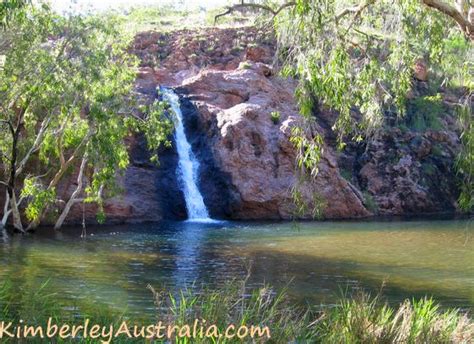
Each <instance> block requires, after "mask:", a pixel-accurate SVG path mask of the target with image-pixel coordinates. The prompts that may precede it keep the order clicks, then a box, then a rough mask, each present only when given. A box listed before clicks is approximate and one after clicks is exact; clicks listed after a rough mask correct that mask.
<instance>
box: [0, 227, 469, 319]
mask: <svg viewBox="0 0 474 344" xmlns="http://www.w3.org/2000/svg"><path fill="white" fill-rule="evenodd" d="M80 232H81V230H80V229H77V228H69V229H66V230H63V231H62V232H54V231H53V230H49V229H41V230H40V231H39V232H38V233H36V234H35V235H30V236H26V237H21V236H15V237H9V238H3V239H1V238H0V279H2V280H5V279H11V280H12V281H13V283H14V286H15V289H16V292H17V293H19V294H21V293H23V294H26V293H27V292H28V291H31V290H35V289H36V288H38V287H39V286H40V285H41V284H42V283H44V282H45V281H47V280H49V282H48V287H47V288H48V292H51V293H54V297H55V298H56V299H57V300H58V302H59V303H60V304H61V305H63V306H64V307H67V308H70V309H74V310H75V311H81V310H82V309H87V307H89V306H91V305H94V306H99V307H102V306H103V307H111V308H113V309H116V310H120V311H125V310H126V311H127V312H130V313H132V314H147V313H148V314H150V315H151V314H153V312H154V305H153V299H152V297H151V295H150V292H149V291H148V290H147V289H146V286H147V284H151V285H153V286H154V287H156V288H158V289H167V290H170V291H172V292H173V291H176V290H178V289H179V288H182V287H189V286H192V285H193V283H194V285H195V286H199V285H203V284H205V285H207V286H211V287H219V286H220V285H222V284H223V283H226V282H228V281H230V280H235V279H237V280H239V279H243V278H244V277H245V276H246V275H247V272H248V270H249V269H250V271H251V277H250V280H249V286H250V287H252V286H259V285H262V284H263V283H269V284H271V285H273V286H275V287H276V288H281V287H285V286H288V288H289V293H290V295H291V297H292V298H294V300H295V302H301V303H311V304H318V305H319V304H321V303H324V304H330V303H333V302H335V300H336V299H337V298H338V296H340V295H341V291H344V290H348V291H352V290H357V289H360V288H363V289H365V290H368V291H370V292H374V293H375V292H377V291H378V290H379V289H380V288H381V286H382V284H384V285H385V286H384V288H383V295H384V296H385V297H386V298H387V299H388V301H389V302H390V303H393V304H396V303H398V302H401V301H402V300H404V299H405V298H412V297H416V298H419V297H422V296H424V295H430V296H434V297H435V298H436V299H437V300H438V301H440V302H441V304H442V305H443V306H455V307H460V308H463V309H471V310H472V309H474V238H473V233H474V232H473V226H472V224H471V223H470V222H469V221H468V220H456V221H455V220H449V221H402V222H303V223H237V222H220V223H214V224H205V223H189V222H163V223H160V224H150V225H131V226H119V227H102V228H89V229H88V236H87V238H85V239H81V238H80Z"/></svg>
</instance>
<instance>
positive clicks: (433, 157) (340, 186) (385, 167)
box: [133, 28, 459, 219]
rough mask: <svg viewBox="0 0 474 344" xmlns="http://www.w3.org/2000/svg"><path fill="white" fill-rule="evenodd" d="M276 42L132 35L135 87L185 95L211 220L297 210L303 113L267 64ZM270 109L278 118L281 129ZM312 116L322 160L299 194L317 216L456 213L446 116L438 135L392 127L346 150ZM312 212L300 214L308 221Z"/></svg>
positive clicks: (280, 215) (330, 117)
mask: <svg viewBox="0 0 474 344" xmlns="http://www.w3.org/2000/svg"><path fill="white" fill-rule="evenodd" d="M274 46H275V44H274V41H273V39H272V36H271V35H269V34H268V33H265V32H261V31H257V30H255V29H252V28H245V29H207V30H202V31H195V32H191V31H177V32H173V33H169V34H159V33H142V34H140V35H138V36H137V38H136V41H135V44H134V47H133V50H134V52H135V53H136V54H137V56H139V57H140V58H141V60H142V68H141V74H140V77H139V79H138V81H137V85H138V87H139V89H142V90H145V89H148V90H151V89H153V88H154V87H156V85H159V84H161V85H166V86H171V87H175V89H176V91H177V92H178V93H179V94H180V95H181V96H182V108H183V111H184V115H185V120H186V128H187V135H188V137H190V138H191V143H192V145H193V150H194V152H195V154H196V155H197V156H198V158H199V160H200V161H201V171H200V188H201V190H202V192H203V194H204V198H205V203H206V205H207V206H208V207H209V209H210V211H211V214H213V216H216V217H226V218H234V219H288V218H291V217H293V216H295V214H296V209H295V205H294V201H293V198H292V195H291V190H292V188H293V187H294V186H295V184H296V182H297V178H298V177H297V176H298V173H297V171H296V166H295V158H296V152H295V149H294V147H293V145H292V144H291V142H290V141H289V137H290V131H291V128H292V126H293V125H294V124H295V123H297V122H298V121H300V120H301V117H300V115H299V114H298V107H297V105H296V102H295V99H294V97H293V93H294V90H295V82H294V81H293V80H287V79H282V78H281V77H279V76H278V75H276V74H275V72H274V71H273V69H272V67H271V66H272V64H273V57H274V53H275V51H274ZM157 60H159V62H157ZM422 86H423V85H422ZM416 92H417V91H416V90H415V94H414V96H419V95H420V94H417V93H416ZM145 93H146V92H145ZM272 112H276V113H278V114H279V115H280V119H279V121H278V123H274V122H273V121H272V119H271V113H272ZM315 117H316V119H317V121H316V122H317V123H318V125H317V128H316V130H317V131H319V132H320V133H322V134H323V136H324V137H325V148H324V154H323V157H322V160H321V163H320V172H319V174H318V176H317V178H316V179H315V180H313V181H311V182H305V183H303V185H302V186H301V187H300V190H302V197H303V200H304V201H305V202H307V203H309V204H311V203H314V202H315V200H314V196H315V195H316V196H317V198H318V199H320V200H322V202H321V205H320V206H321V208H322V209H321V210H322V215H323V217H324V218H357V217H363V216H370V215H375V214H380V215H404V214H413V213H417V214H420V213H433V212H440V211H454V210H456V199H457V195H458V190H457V187H456V178H455V173H454V169H453V161H454V158H455V156H456V154H457V152H458V151H459V141H458V139H457V134H456V132H455V131H456V125H455V122H454V121H453V119H452V118H451V117H450V115H449V114H446V115H445V116H443V119H442V121H443V122H442V125H441V128H442V130H423V131H413V130H404V131H402V130H400V129H399V128H396V127H394V128H391V129H388V130H386V131H384V134H383V135H381V136H380V137H377V138H376V139H374V140H372V141H371V142H367V143H361V144H353V143H349V144H348V148H347V149H345V150H344V151H343V152H339V151H337V149H336V148H335V140H334V133H333V132H332V130H331V129H330V128H331V126H332V124H333V122H334V119H335V116H334V114H333V113H331V111H328V110H324V109H315ZM172 168H174V167H172ZM172 168H171V169H172ZM177 203H179V202H177ZM311 208H312V207H309V209H308V211H306V212H305V213H303V214H301V213H300V214H298V215H297V216H298V217H303V218H308V217H311V216H312V215H313V214H312V213H311Z"/></svg>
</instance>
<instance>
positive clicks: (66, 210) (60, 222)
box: [54, 156, 87, 229]
mask: <svg viewBox="0 0 474 344" xmlns="http://www.w3.org/2000/svg"><path fill="white" fill-rule="evenodd" d="M86 165H87V156H84V158H83V159H82V162H81V167H80V168H79V174H78V175H77V187H76V190H74V192H73V193H72V195H71V197H70V198H69V201H67V203H66V205H65V207H64V209H63V211H62V213H61V215H60V216H59V218H58V220H57V221H56V224H55V225H54V229H59V228H61V227H62V225H63V223H64V220H66V217H67V216H68V214H69V211H70V210H71V208H72V206H73V205H74V204H76V203H78V202H81V201H83V199H78V198H77V197H78V196H79V194H80V193H81V191H82V188H83V182H82V180H83V178H84V170H85V168H86Z"/></svg>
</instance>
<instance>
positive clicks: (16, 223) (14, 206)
mask: <svg viewBox="0 0 474 344" xmlns="http://www.w3.org/2000/svg"><path fill="white" fill-rule="evenodd" d="M10 208H11V212H12V217H13V227H15V229H16V230H18V231H20V232H22V233H23V232H24V229H23V224H22V223H21V215H20V210H19V209H18V203H17V202H16V196H15V193H14V192H13V193H12V195H11V196H10Z"/></svg>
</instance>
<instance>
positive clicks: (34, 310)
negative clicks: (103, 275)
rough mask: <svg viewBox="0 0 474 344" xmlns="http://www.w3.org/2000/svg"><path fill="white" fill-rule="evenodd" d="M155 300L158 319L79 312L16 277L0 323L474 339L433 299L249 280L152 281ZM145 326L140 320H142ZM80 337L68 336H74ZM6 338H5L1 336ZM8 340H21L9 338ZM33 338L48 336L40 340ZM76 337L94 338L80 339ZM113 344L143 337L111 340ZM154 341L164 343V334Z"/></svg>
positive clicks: (285, 336)
mask: <svg viewBox="0 0 474 344" xmlns="http://www.w3.org/2000/svg"><path fill="white" fill-rule="evenodd" d="M149 289H150V291H151V297H154V300H155V305H156V310H157V311H156V314H157V316H156V319H148V320H145V319H142V320H138V319H128V318H127V316H126V315H125V314H118V313H116V312H113V311H111V310H106V309H103V308H102V309H94V310H92V309H90V310H82V311H81V312H82V313H81V314H77V313H74V312H71V310H70V309H69V310H68V311H66V310H65V309H64V307H61V306H60V305H57V304H56V303H55V301H54V300H55V295H54V294H48V291H47V290H48V288H47V284H45V285H43V286H42V287H41V288H40V289H38V290H35V291H33V292H31V293H29V294H28V295H24V297H23V298H22V299H18V297H17V296H13V295H17V294H15V290H14V287H13V286H12V284H11V283H8V282H4V283H2V284H1V285H0V307H1V308H0V317H1V319H0V321H12V322H14V323H18V322H19V321H20V319H23V320H25V323H28V324H30V325H34V324H35V325H39V324H43V325H45V324H46V323H47V321H48V318H49V317H52V318H53V321H55V322H57V323H61V322H65V323H69V324H78V323H81V321H84V319H85V318H87V319H90V322H91V323H97V324H101V325H107V326H108V325H109V324H114V326H115V327H116V328H118V327H119V326H120V324H121V322H122V321H123V320H128V321H129V324H130V325H131V326H133V324H134V323H135V322H136V323H140V321H145V322H146V321H148V323H155V321H156V322H158V321H162V322H163V323H164V324H174V325H177V326H179V327H181V326H184V325H186V324H193V322H194V321H195V320H196V319H206V322H207V324H215V325H216V327H217V329H218V331H219V333H224V329H225V328H226V327H227V326H228V325H229V324H233V325H235V326H236V328H239V326H241V325H247V326H249V327H250V325H256V326H261V327H264V326H267V327H268V328H269V330H270V335H271V338H270V339H268V338H265V339H263V338H260V339H255V342H266V343H295V342H296V343H472V342H473V340H474V324H473V322H472V319H471V318H470V317H469V316H468V315H466V314H462V313H461V312H459V311H457V310H454V309H451V310H445V309H441V308H440V307H439V305H438V304H436V303H435V302H434V301H433V300H431V299H421V300H418V301H409V300H407V301H405V302H404V303H402V304H401V305H400V306H399V307H396V308H393V307H390V306H388V305H387V304H386V303H385V302H384V301H383V300H382V298H381V297H380V296H375V297H370V296H369V295H367V294H364V293H360V294H356V295H350V296H349V295H348V296H343V297H341V298H340V300H339V302H338V303H337V304H336V305H333V306H323V307H314V308H313V307H308V308H302V307H298V306H295V305H293V304H292V303H291V301H290V300H289V299H288V297H287V294H286V292H285V291H284V290H283V291H280V292H275V291H273V290H272V288H270V287H268V286H267V287H263V288H260V289H255V290H253V291H252V292H250V293H248V290H247V288H245V284H244V283H230V284H228V285H227V286H225V287H224V288H221V289H219V290H207V289H200V290H199V291H197V290H196V289H193V290H183V291H180V292H179V293H177V294H170V293H169V292H165V291H162V292H160V291H156V290H155V289H154V288H152V287H151V286H149ZM142 325H143V324H142ZM69 341H71V342H72V341H74V342H78V340H77V339H76V340H64V341H60V340H58V341H57V342H69ZM2 342H8V340H6V341H5V340H4V339H2ZM10 342H17V341H15V340H10ZM29 342H48V340H46V339H43V340H40V339H35V340H31V341H29ZM79 342H84V343H86V342H90V343H94V342H97V341H96V340H91V339H81V340H79ZM112 342H113V343H128V342H143V339H139V340H135V341H133V340H130V339H126V338H123V337H118V338H114V339H113V340H112ZM154 342H157V343H159V342H160V341H159V340H155V341H154ZM173 342H176V343H241V342H252V341H251V340H250V339H246V340H243V341H242V340H240V339H222V338H221V339H215V340H210V339H209V338H193V339H191V340H189V339H182V338H181V339H177V338H175V340H173Z"/></svg>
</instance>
